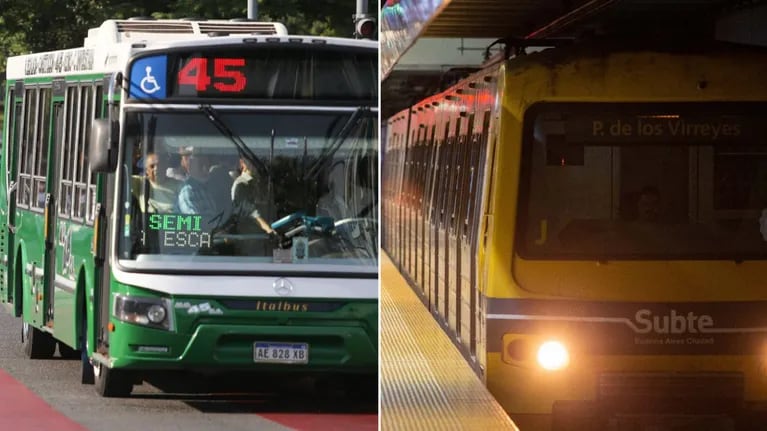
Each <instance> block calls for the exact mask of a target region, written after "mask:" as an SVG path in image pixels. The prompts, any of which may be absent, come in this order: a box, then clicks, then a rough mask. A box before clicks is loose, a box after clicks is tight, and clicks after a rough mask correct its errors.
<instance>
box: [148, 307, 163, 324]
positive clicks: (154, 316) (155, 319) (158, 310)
mask: <svg viewBox="0 0 767 431" xmlns="http://www.w3.org/2000/svg"><path fill="white" fill-rule="evenodd" d="M166 314H167V313H166V311H165V307H163V306H162V305H158V304H155V305H152V306H150V307H149V310H147V312H146V317H148V318H149V321H150V322H152V323H154V324H159V323H162V321H163V320H165V315H166Z"/></svg>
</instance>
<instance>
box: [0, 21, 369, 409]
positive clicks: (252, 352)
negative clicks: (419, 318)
mask: <svg viewBox="0 0 767 431" xmlns="http://www.w3.org/2000/svg"><path fill="white" fill-rule="evenodd" d="M377 106H378V46H377V42H374V41H362V40H352V39H342V38H324V37H314V36H293V35H289V34H287V31H286V29H285V27H284V26H283V25H281V24H275V23H260V22H251V21H244V22H236V21H218V20H217V21H192V20H147V19H141V20H138V19H135V20H134V19H131V20H109V21H106V22H104V23H103V24H102V25H101V26H100V27H98V28H95V29H91V30H90V31H89V33H88V37H87V38H86V39H85V43H84V46H83V47H82V48H76V49H69V50H62V51H56V52H46V53H39V54H29V55H22V56H17V57H12V58H9V60H8V64H7V87H6V91H5V122H4V128H3V140H2V142H3V145H2V151H1V152H0V157H2V160H0V164H2V168H3V170H4V172H5V174H4V175H0V190H5V193H1V194H0V259H2V261H1V262H0V272H1V274H0V301H1V302H2V303H4V304H5V306H6V308H7V309H8V310H9V311H10V312H11V313H13V314H15V316H17V317H21V319H22V321H23V330H22V332H23V333H22V340H23V349H24V351H25V353H26V355H27V356H29V357H30V358H46V357H51V356H53V355H54V354H55V350H56V346H57V345H58V349H59V352H60V354H61V355H62V356H72V357H82V358H83V376H82V380H83V383H88V382H89V381H91V382H95V385H96V389H97V391H98V392H99V393H100V394H101V395H103V396H127V395H129V394H130V393H131V391H132V389H133V386H134V384H138V383H141V382H142V381H143V379H144V378H145V377H146V376H148V375H150V374H151V372H153V371H161V372H167V371H170V370H183V371H192V372H195V371H199V372H204V373H216V372H219V371H220V372H224V371H227V372H236V373H244V372H251V371H252V372H256V373H258V372H268V373H277V372H299V373H304V372H306V373H312V374H318V375H333V376H335V375H336V373H340V374H341V375H347V376H352V377H354V379H355V380H356V379H357V377H358V376H363V375H364V376H368V377H370V378H371V379H374V378H375V377H376V375H377V374H376V373H377V369H378V163H377V160H378V123H377V122H378V110H377Z"/></svg>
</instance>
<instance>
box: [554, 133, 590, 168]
mask: <svg viewBox="0 0 767 431" xmlns="http://www.w3.org/2000/svg"><path fill="white" fill-rule="evenodd" d="M584 153H585V147H584V146H583V145H582V144H581V145H579V144H575V143H571V142H567V140H566V139H565V135H554V134H552V135H547V136H546V164H547V165H548V166H562V167H565V166H583V164H584Z"/></svg>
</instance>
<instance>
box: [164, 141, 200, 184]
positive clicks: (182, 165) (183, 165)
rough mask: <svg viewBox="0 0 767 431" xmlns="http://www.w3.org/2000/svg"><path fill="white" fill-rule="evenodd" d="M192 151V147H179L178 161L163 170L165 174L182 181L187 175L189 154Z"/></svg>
mask: <svg viewBox="0 0 767 431" xmlns="http://www.w3.org/2000/svg"><path fill="white" fill-rule="evenodd" d="M193 152H194V147H181V148H179V150H178V163H177V164H176V163H174V164H172V165H171V166H170V167H168V169H166V170H165V176H167V177H168V178H173V179H174V180H177V181H180V182H183V181H184V180H186V177H187V176H188V175H189V156H191V155H192V153H193Z"/></svg>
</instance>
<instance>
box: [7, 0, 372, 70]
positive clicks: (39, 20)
mask: <svg viewBox="0 0 767 431" xmlns="http://www.w3.org/2000/svg"><path fill="white" fill-rule="evenodd" d="M2 3H3V6H2V7H3V10H2V16H0V73H2V72H4V71H5V59H6V58H7V57H8V56H12V55H18V54H23V53H26V52H41V51H52V50H56V49H65V48H74V47H78V46H81V45H82V41H83V39H84V38H85V36H86V35H87V33H88V29H89V28H93V27H98V26H99V25H100V24H101V22H102V21H104V20H106V19H110V18H129V17H132V16H153V17H155V18H184V17H196V18H207V19H228V18H239V17H243V18H244V17H246V16H247V9H248V2H247V0H169V1H165V2H158V1H156V0H131V1H125V0H4V1H3V2H2ZM355 7H356V1H354V0H259V1H258V10H257V11H258V17H257V18H258V19H259V20H263V21H277V22H282V23H283V24H285V25H286V26H287V28H288V31H289V32H291V33H293V34H311V35H320V36H338V37H351V36H352V33H353V31H354V25H353V22H352V15H354V13H355ZM368 11H369V12H370V13H375V12H376V11H377V2H374V1H368Z"/></svg>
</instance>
